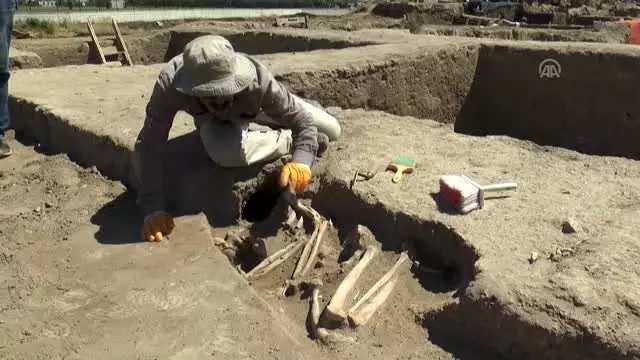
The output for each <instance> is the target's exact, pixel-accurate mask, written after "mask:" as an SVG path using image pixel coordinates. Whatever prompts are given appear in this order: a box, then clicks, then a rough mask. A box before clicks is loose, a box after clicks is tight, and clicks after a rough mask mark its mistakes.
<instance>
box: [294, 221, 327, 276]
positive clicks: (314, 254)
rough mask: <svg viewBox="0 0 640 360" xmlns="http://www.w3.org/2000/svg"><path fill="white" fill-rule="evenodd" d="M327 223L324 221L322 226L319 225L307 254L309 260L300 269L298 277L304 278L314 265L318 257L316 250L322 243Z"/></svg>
mask: <svg viewBox="0 0 640 360" xmlns="http://www.w3.org/2000/svg"><path fill="white" fill-rule="evenodd" d="M328 225H329V222H328V221H326V220H324V221H322V225H320V230H318V233H317V234H316V237H315V238H314V239H313V248H312V249H311V254H309V259H308V260H307V262H306V264H305V265H304V267H303V268H302V272H301V273H300V276H305V274H306V273H307V272H308V271H309V269H311V266H312V265H313V264H314V263H315V261H316V257H317V256H318V249H320V244H321V243H322V238H323V237H324V232H325V231H326V230H327V226H328Z"/></svg>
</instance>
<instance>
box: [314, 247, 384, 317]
mask: <svg viewBox="0 0 640 360" xmlns="http://www.w3.org/2000/svg"><path fill="white" fill-rule="evenodd" d="M378 252H379V250H378V248H376V247H375V246H368V247H367V248H366V249H365V252H364V255H362V258H361V259H360V261H358V263H357V264H356V266H354V267H353V269H351V271H349V273H348V274H347V276H345V278H344V280H342V282H341V283H340V285H338V288H337V289H336V292H335V293H334V294H333V296H332V297H331V301H330V302H329V304H328V305H327V307H326V308H325V309H324V312H323V316H324V318H325V319H326V320H327V321H329V322H331V323H333V322H339V323H343V322H344V321H345V320H346V319H347V314H346V312H345V309H344V307H345V302H346V300H347V298H348V297H349V293H350V292H351V290H352V289H353V287H354V286H355V284H356V282H357V281H358V279H359V278H360V275H362V273H363V271H364V270H365V268H366V267H367V265H369V263H370V262H371V260H372V259H373V258H374V257H375V256H376V255H377V254H378Z"/></svg>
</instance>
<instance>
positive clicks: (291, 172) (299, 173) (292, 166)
mask: <svg viewBox="0 0 640 360" xmlns="http://www.w3.org/2000/svg"><path fill="white" fill-rule="evenodd" d="M310 181H311V169H310V168H309V166H307V165H305V164H302V163H297V162H290V163H288V164H286V165H284V166H283V167H282V170H280V187H281V188H286V187H287V186H288V185H291V187H292V188H293V190H295V192H296V193H301V192H303V191H304V190H305V189H306V188H307V186H308V185H309V182H310Z"/></svg>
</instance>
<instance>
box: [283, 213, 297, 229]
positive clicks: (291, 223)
mask: <svg viewBox="0 0 640 360" xmlns="http://www.w3.org/2000/svg"><path fill="white" fill-rule="evenodd" d="M297 223H298V216H296V212H295V211H293V210H289V216H288V217H287V221H286V222H285V225H286V226H287V227H288V228H289V229H294V228H295V227H296V225H297Z"/></svg>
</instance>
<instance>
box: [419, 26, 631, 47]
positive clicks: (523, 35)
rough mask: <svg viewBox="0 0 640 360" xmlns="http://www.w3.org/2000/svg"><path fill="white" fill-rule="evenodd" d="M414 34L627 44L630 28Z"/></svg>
mask: <svg viewBox="0 0 640 360" xmlns="http://www.w3.org/2000/svg"><path fill="white" fill-rule="evenodd" d="M413 33H414V34H423V35H444V36H465V37H475V38H489V39H502V40H534V41H572V42H575V41H580V42H599V43H614V44H625V43H626V42H627V36H628V33H629V31H628V27H627V29H626V31H625V29H624V28H616V29H611V30H610V29H609V28H607V29H602V30H600V31H596V30H554V29H524V28H514V27H504V26H500V27H493V28H487V27H478V26H428V25H425V26H422V27H420V28H419V29H417V30H414V31H413Z"/></svg>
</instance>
